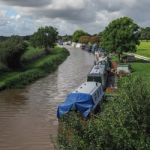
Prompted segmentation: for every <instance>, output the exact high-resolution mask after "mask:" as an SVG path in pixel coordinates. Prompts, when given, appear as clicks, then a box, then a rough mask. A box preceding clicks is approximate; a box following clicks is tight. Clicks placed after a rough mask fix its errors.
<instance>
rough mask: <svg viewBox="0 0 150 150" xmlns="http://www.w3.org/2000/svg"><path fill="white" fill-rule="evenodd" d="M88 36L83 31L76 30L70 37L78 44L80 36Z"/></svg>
mask: <svg viewBox="0 0 150 150" xmlns="http://www.w3.org/2000/svg"><path fill="white" fill-rule="evenodd" d="M84 35H88V33H86V32H84V31H83V30H76V31H75V32H74V33H73V35H72V40H73V42H79V39H80V37H81V36H84Z"/></svg>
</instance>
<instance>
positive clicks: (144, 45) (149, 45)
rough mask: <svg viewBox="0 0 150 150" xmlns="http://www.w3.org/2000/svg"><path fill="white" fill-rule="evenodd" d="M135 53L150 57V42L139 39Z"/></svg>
mask: <svg viewBox="0 0 150 150" xmlns="http://www.w3.org/2000/svg"><path fill="white" fill-rule="evenodd" d="M136 53H137V54H139V55H142V56H145V57H149V58H150V42H149V41H148V42H147V41H141V43H140V45H139V46H138V47H137V52H136Z"/></svg>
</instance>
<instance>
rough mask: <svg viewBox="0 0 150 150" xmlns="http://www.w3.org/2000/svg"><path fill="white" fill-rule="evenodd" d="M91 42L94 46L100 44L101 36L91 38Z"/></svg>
mask: <svg viewBox="0 0 150 150" xmlns="http://www.w3.org/2000/svg"><path fill="white" fill-rule="evenodd" d="M90 42H91V43H92V44H94V43H97V44H98V43H99V42H100V37H99V36H97V35H95V36H92V37H91V38H90Z"/></svg>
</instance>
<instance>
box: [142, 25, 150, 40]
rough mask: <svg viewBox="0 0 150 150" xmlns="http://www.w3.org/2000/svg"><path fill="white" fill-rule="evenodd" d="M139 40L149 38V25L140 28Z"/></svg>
mask: <svg viewBox="0 0 150 150" xmlns="http://www.w3.org/2000/svg"><path fill="white" fill-rule="evenodd" d="M141 40H147V41H148V40H150V27H146V28H142V29H141Z"/></svg>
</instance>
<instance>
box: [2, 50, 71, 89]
mask: <svg viewBox="0 0 150 150" xmlns="http://www.w3.org/2000/svg"><path fill="white" fill-rule="evenodd" d="M68 55H69V52H68V51H67V50H66V49H64V48H58V47H56V48H54V49H53V52H52V53H50V54H49V55H46V56H42V57H41V58H39V59H37V60H36V61H34V62H32V63H30V64H28V65H27V66H26V70H24V71H21V70H20V71H16V72H12V71H10V72H4V73H2V74H1V75H0V90H3V89H6V88H22V87H24V86H25V85H28V84H30V83H31V82H33V81H35V80H36V79H39V78H40V77H44V76H46V75H47V74H48V73H50V72H52V71H54V70H56V69H57V67H58V65H59V64H60V63H62V62H63V61H64V60H65V59H66V58H67V56H68Z"/></svg>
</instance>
